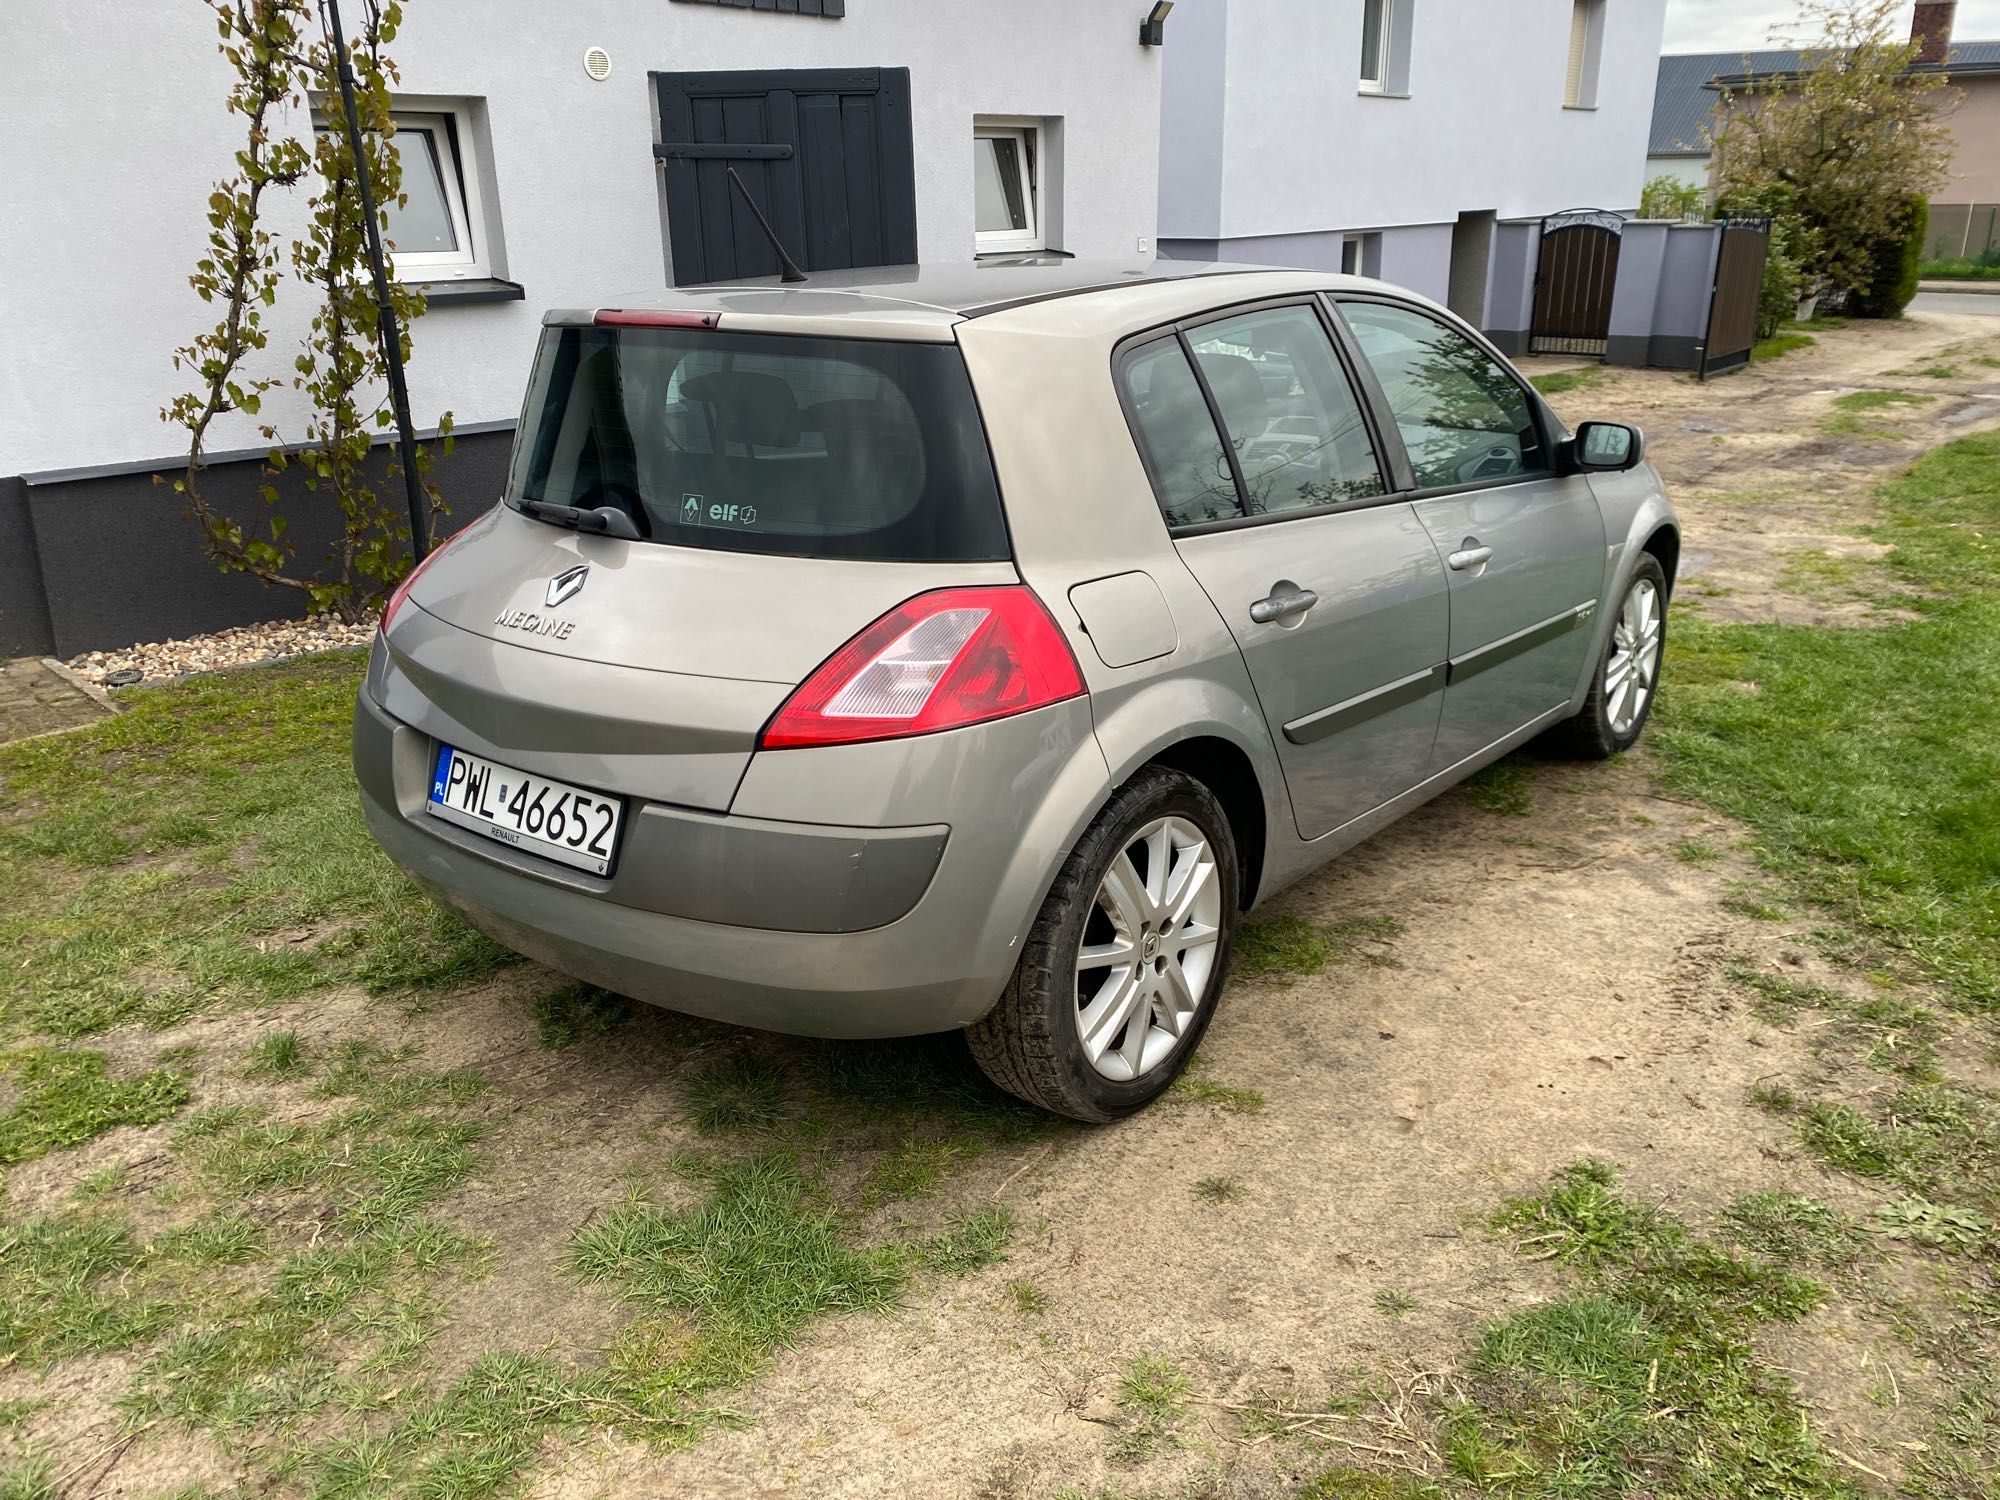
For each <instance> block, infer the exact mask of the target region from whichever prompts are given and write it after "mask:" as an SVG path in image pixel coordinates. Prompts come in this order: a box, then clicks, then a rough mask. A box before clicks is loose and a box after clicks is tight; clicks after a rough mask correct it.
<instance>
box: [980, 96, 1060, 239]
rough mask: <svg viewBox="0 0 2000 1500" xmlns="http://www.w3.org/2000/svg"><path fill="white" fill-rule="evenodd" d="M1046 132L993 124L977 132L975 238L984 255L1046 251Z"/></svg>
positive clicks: (1019, 124)
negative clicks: (1043, 197)
mask: <svg viewBox="0 0 2000 1500" xmlns="http://www.w3.org/2000/svg"><path fill="white" fill-rule="evenodd" d="M1041 162H1042V130H1041V127H1040V126H1039V125H1036V124H1030V123H1027V122H1014V121H1007V122H999V121H992V122H986V123H980V124H976V125H975V126H974V128H973V132H972V198H973V227H974V230H975V235H974V240H975V244H976V248H977V250H978V253H979V254H981V255H991V254H996V253H1003V252H1011V251H1020V250H1040V249H1042V248H1043V247H1044V244H1045V241H1044V239H1043V235H1042V202H1041V181H1040V177H1039V175H1038V174H1039V173H1040V170H1041Z"/></svg>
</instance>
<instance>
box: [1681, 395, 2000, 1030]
mask: <svg viewBox="0 0 2000 1500" xmlns="http://www.w3.org/2000/svg"><path fill="white" fill-rule="evenodd" d="M1870 394H1873V393H1870ZM1882 499H1883V510H1882V519H1881V521H1880V523H1879V524H1878V525H1877V526H1875V527H1874V528H1873V530H1872V535H1873V536H1874V537H1875V539H1876V540H1878V541H1882V542H1886V543H1888V544H1890V545H1891V546H1892V547H1893V548H1894V549H1895V550H1894V551H1893V552H1892V553H1890V555H1889V565H1890V567H1891V569H1892V570H1893V573H1894V576H1895V577H1896V578H1897V579H1898V580H1899V586H1898V588H1897V590H1896V592H1895V594H1894V596H1893V597H1892V598H1891V599H1889V600H1888V601H1885V602H1891V603H1895V604H1898V605H1901V606H1903V607H1905V608H1908V609H1912V610H1915V611H1917V612H1918V613H1919V614H1920V615H1921V617H1922V618H1920V619H1918V620H1915V621H1912V622H1909V623H1904V624H1896V625H1890V626H1885V627H1881V628H1872V629H1854V630H1824V629H1816V628H1813V627H1810V626H1789V625H1713V624H1708V623H1705V622H1703V621H1702V620H1701V619H1700V617H1699V616H1693V617H1689V618H1679V619H1677V620H1676V621H1675V624H1674V649H1673V651H1672V653H1671V659H1672V667H1671V672H1672V677H1671V678H1670V680H1669V682H1668V684H1667V688H1666V691H1665V692H1664V693H1663V695H1662V697H1661V703H1660V717H1659V719H1658V720H1656V722H1655V725H1654V730H1653V744H1654V746H1655V748H1656V750H1657V751H1658V754H1659V756H1660V759H1661V762H1662V764H1663V767H1664V770H1665V775H1666V779H1667V782H1668V784H1669V786H1671V787H1672V788H1674V789H1676V790H1678V791H1681V792H1685V793H1688V794H1691V795H1694V796H1698V797H1700V798H1702V799H1703V800H1704V801H1707V802H1711V803H1713V804H1714V805H1715V806H1717V807H1719V808H1721V809H1723V810H1724V811H1726V812H1728V813H1730V814H1731V815H1732V816H1734V817H1736V818H1738V819H1740V820H1741V821H1742V822H1743V823H1745V824H1746V825H1747V826H1749V827H1750V828H1751V830H1752V831H1753V833H1754V835H1755V837H1756V841H1757V850H1758V853H1759V855H1760V857H1761V858H1762V859H1763V860H1764V861H1765V862H1766V864H1767V865H1768V866H1769V867H1770V868H1771V869H1772V871H1773V872H1774V873H1776V874H1778V875H1779V876H1781V877H1782V878H1783V879H1784V881H1785V882H1786V883H1787V885H1788V886H1789V887H1790V888H1791V889H1792V890H1793V891H1795V892H1797V893H1798V894H1799V895H1800V896H1802V897H1803V898H1805V899H1806V900H1808V901H1809V902H1810V903H1812V905H1813V906H1814V907H1816V908H1817V909H1819V910H1820V911H1822V912H1823V913H1824V915H1825V917H1826V919H1827V921H1828V923H1829V924H1830V925H1831V926H1832V927H1833V928H1834V929H1835V930H1836V931H1838V932H1841V933H1845V934H1849V935H1851V936H1852V937H1853V938H1856V939H1860V940H1862V941H1864V942H1865V943H1866V944H1867V945H1868V946H1869V947H1870V948H1871V949H1872V950H1874V951H1875V952H1877V953H1878V954H1879V955H1881V956H1885V957H1888V958H1892V959H1895V960H1898V961H1901V962H1902V963H1904V964H1906V965H1908V966H1909V967H1910V968H1911V969H1913V970H1914V971H1915V972H1917V973H1919V974H1921V975H1922V976H1924V977H1925V978H1927V979H1929V980H1931V981H1933V982H1935V983H1937V984H1939V985H1941V986H1942V987H1943V989H1944V992H1945V994H1947V995H1948V996H1949V997H1951V998H1952V999H1953V1000H1954V1001H1955V1002H1956V1003H1957V1004H1959V1005H1961V1006H1962V1007H1964V1008H1965V1009H1967V1010H1970V1011H1977V1012H1983V1013H1989V1014H1991V1013H1996V1012H2000V435H1994V434H1986V435H1982V436H1979V437H1973V438H1968V439H1965V440H1964V441H1962V442H1958V443H1954V444H1952V445H1950V446H1948V447H1946V448H1942V449H1940V450H1938V451H1937V452H1935V453H1932V454H1931V455H1929V456H1927V457H1926V458H1924V459H1923V460H1921V461H1920V462H1919V463H1917V464H1916V465H1915V466H1914V467H1913V468H1912V469H1910V470H1909V471H1908V472H1907V473H1906V474H1905V475H1904V476H1903V477H1901V478H1899V479H1897V480H1896V481H1894V482H1893V483H1891V484H1890V485H1888V486H1887V487H1886V488H1885V490H1884V492H1883V497H1882Z"/></svg>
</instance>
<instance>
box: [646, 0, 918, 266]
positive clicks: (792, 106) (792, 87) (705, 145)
mask: <svg viewBox="0 0 2000 1500" xmlns="http://www.w3.org/2000/svg"><path fill="white" fill-rule="evenodd" d="M771 3H772V4H780V3H783V0H771ZM799 3H800V4H801V5H803V4H805V3H807V0H799ZM654 77H655V80H656V83H657V86H658V92H659V109H660V141H659V144H658V145H657V146H655V147H654V152H655V154H656V155H657V156H659V157H660V159H661V161H662V164H663V170H664V172H665V176H666V201H667V236H668V243H669V246H670V248H671V250H672V253H673V263H674V281H675V283H676V284H678V285H683V286H685V285H688V284H691V283H696V282H710V281H735V280H743V279H747V278H750V277H757V276H774V275H776V274H777V271H778V262H777V257H776V255H775V254H774V253H773V252H772V250H771V247H770V243H769V242H768V241H767V240H766V239H765V237H764V235H763V234H762V232H761V231H760V230H759V229H758V228H757V224H756V220H755V219H754V218H753V217H752V216H751V214H750V211H749V208H748V207H747V206H746V205H745V204H744V202H743V200H742V197H741V195H740V194H738V193H736V191H735V190H734V189H733V188H732V187H731V186H730V182H729V172H730V169H731V168H732V167H733V168H734V169H735V170H736V172H737V174H738V175H739V176H741V177H742V179H743V184H744V186H745V187H747V188H748V189H749V190H750V193H751V196H752V197H754V198H755V199H756V200H757V202H758V204H759V205H760V206H762V207H763V209H764V211H765V212H766V214H768V215H769V217H770V219H771V222H772V225H773V227H774V228H775V229H776V230H777V232H778V234H779V237H780V238H782V239H783V240H784V242H785V247H786V249H788V250H789V251H790V252H791V253H792V256H793V258H794V259H796V260H797V261H798V262H799V264H800V265H801V266H803V267H804V268H805V269H806V270H807V271H814V270H820V271H826V270H841V269H846V268H848V267H853V266H893V265H907V264H910V263H911V262H913V261H915V260H916V258H917V201H916V151H915V144H914V139H913V134H912V128H911V121H910V71H909V69H907V68H827V69H789V70H774V71H759V72H717V73H659V74H655V75H654Z"/></svg>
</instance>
